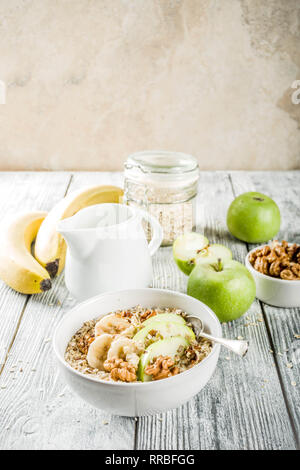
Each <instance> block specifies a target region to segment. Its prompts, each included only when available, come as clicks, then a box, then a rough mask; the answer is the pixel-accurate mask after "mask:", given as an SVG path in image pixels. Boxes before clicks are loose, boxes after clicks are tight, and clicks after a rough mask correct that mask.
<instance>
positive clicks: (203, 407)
mask: <svg viewBox="0 0 300 470" xmlns="http://www.w3.org/2000/svg"><path fill="white" fill-rule="evenodd" d="M2 175H3V180H2V181H3V182H4V181H6V183H5V184H6V187H4V186H3V187H2V185H0V197H1V196H3V198H4V199H2V200H7V201H8V202H7V203H5V204H4V206H3V207H4V209H3V210H4V211H5V212H6V211H10V210H11V211H13V210H15V209H14V208H13V209H12V208H11V206H10V199H11V196H10V195H11V194H12V192H10V185H11V181H14V184H17V186H18V199H17V204H16V206H20V205H21V204H22V201H23V200H24V203H25V205H26V204H27V205H28V208H30V207H31V205H33V202H36V203H37V205H36V206H34V208H35V209H36V208H40V209H48V208H49V207H50V206H51V205H52V204H53V201H54V199H55V198H56V197H57V198H58V199H59V198H60V197H61V194H62V192H63V191H65V190H66V188H67V187H68V181H69V180H70V176H71V175H70V174H67V173H59V174H57V173H55V174H51V173H49V174H48V175H49V178H50V179H48V180H46V179H43V178H44V175H47V174H44V173H42V174H41V173H32V174H22V173H18V174H13V173H12V174H1V173H0V182H1V178H2ZM264 175H265V174H264ZM250 176H251V178H252V177H253V178H254V179H253V180H252V179H251V178H250ZM283 176H284V175H283ZM41 177H42V181H40V178H41ZM271 177H273V178H275V177H276V174H275V175H274V174H273V173H272V174H270V178H271ZM22 178H24V182H22ZM45 178H46V177H45ZM264 178H265V176H264ZM122 179H123V178H122V175H121V174H120V173H113V174H110V173H96V172H91V173H89V172H87V173H74V174H73V175H72V178H71V183H70V187H69V188H68V190H69V191H72V190H75V189H78V188H80V187H82V186H84V185H88V184H116V185H119V186H120V185H122ZM264 181H265V179H262V177H261V176H260V175H259V174H257V175H256V174H253V175H248V174H247V173H234V174H233V175H232V177H231V179H230V178H229V176H228V174H227V173H224V172H217V173H210V172H209V173H202V174H201V178H200V182H199V195H198V212H197V214H198V221H197V222H198V231H199V232H203V231H204V232H205V234H206V235H207V236H208V237H209V239H210V240H211V241H218V242H220V243H224V244H225V245H227V246H229V247H230V248H231V249H232V251H233V255H234V258H236V259H238V260H240V261H242V262H243V260H244V257H245V255H246V252H247V247H246V245H245V244H244V243H241V242H238V241H236V240H234V239H233V238H232V237H231V236H230V234H229V233H228V231H227V228H226V224H225V216H226V210H227V207H228V205H229V203H230V202H231V200H232V198H233V192H232V187H235V186H236V185H238V184H239V187H240V188H244V187H245V188H247V187H248V185H249V184H250V183H251V184H253V185H259V184H262V185H263V183H264ZM297 181H298V187H299V180H298V175H297V174H296V175H294V174H293V173H288V174H287V184H289V185H290V186H291V187H293V186H295V184H296V182H297ZM277 183H278V185H279V187H280V185H281V188H282V189H284V178H283V179H282V180H281V181H278V182H277ZM42 187H43V190H42V189H41V188H42ZM279 187H278V191H279ZM3 188H4V189H3ZM24 188H25V189H24ZM26 188H27V189H26ZM236 190H237V191H239V188H236ZM245 190H247V189H245ZM60 191H61V192H60ZM39 194H40V195H39ZM293 194H295V193H293ZM37 197H38V198H41V199H39V201H36V198H37ZM285 197H286V202H285V203H286V204H288V203H289V197H290V195H288V196H285ZM5 198H7V199H5ZM292 204H294V209H293V210H294V212H293V214H294V216H293V217H294V221H295V219H296V217H298V219H297V220H299V215H297V212H295V211H296V210H297V204H296V203H292ZM1 210H2V206H1V208H0V211H1ZM0 213H1V212H0ZM288 220H289V219H288ZM298 223H299V222H298ZM295 225H296V224H295ZM293 226H294V223H293V221H292V220H291V221H288V222H287V225H286V226H285V227H286V231H287V232H286V235H285V237H286V238H289V237H287V235H289V234H291V235H290V236H293V235H294V232H293ZM295 230H296V229H295V228H294V231H295ZM293 239H294V238H293ZM298 241H300V240H299V233H298ZM153 266H154V286H155V287H161V288H168V289H173V290H179V291H181V292H185V289H186V281H187V278H186V277H185V276H184V275H183V274H182V273H180V271H179V270H178V268H177V267H176V265H175V263H174V262H173V260H172V253H171V249H170V248H164V249H161V250H160V251H159V253H157V255H155V257H154V260H153ZM4 289H6V288H4ZM0 293H1V292H0ZM19 299H21V300H22V302H20V300H19ZM25 299H27V297H25ZM75 303H76V302H75V300H74V299H72V298H71V297H70V296H69V294H68V292H67V291H66V288H65V286H64V279H63V276H61V277H60V278H59V279H58V280H57V281H56V282H55V283H54V287H53V289H52V290H51V291H49V292H46V293H45V294H43V295H41V296H31V297H29V299H28V303H27V304H26V305H25V300H24V296H19V295H18V294H15V293H13V291H11V290H10V289H7V291H5V292H3V295H2V296H1V299H0V312H1V317H0V321H1V324H0V326H1V328H0V335H1V330H2V329H3V328H4V329H5V330H6V331H7V332H5V335H7V338H8V339H9V340H10V341H12V340H13V339H14V341H12V348H11V351H10V356H9V357H8V358H7V363H6V364H5V367H4V369H3V372H2V374H1V376H0V387H1V386H5V387H6V388H3V389H1V388H0V431H1V432H0V448H1V449H100V448H102V449H132V448H133V447H134V446H136V447H137V448H138V449H158V450H159V449H187V450H188V449H281V448H282V449H293V448H295V437H294V434H293V430H292V426H291V422H290V417H291V418H292V420H293V425H294V427H295V428H296V426H297V425H296V421H295V416H297V413H298V411H297V406H298V404H299V400H298V398H297V397H298V395H296V390H295V387H292V386H290V387H289V388H288V381H287V380H285V379H282V377H283V374H282V373H281V374H282V377H279V376H278V372H279V371H280V372H281V368H280V367H281V366H280V362H279V360H278V364H279V365H278V364H277V362H276V361H275V359H278V358H277V356H275V357H274V355H272V354H271V353H270V352H269V349H270V348H271V342H272V341H274V344H276V345H277V344H278V347H280V348H283V347H284V346H285V345H286V344H287V347H288V345H289V343H288V338H290V337H289V336H286V332H287V333H288V335H290V334H291V332H292V330H294V329H298V326H299V318H298V315H299V312H298V311H295V312H294V311H291V310H288V311H285V312H283V313H285V315H283V313H281V314H279V312H278V316H279V317H280V320H279V319H278V318H277V315H275V316H274V314H273V317H272V314H271V312H270V313H268V311H267V307H266V306H265V308H266V311H265V317H264V318H265V319H267V322H268V323H267V324H265V322H264V320H263V321H257V319H258V318H259V319H260V318H261V315H262V310H261V305H260V303H259V302H255V303H254V304H253V305H252V307H251V309H250V311H249V313H248V315H249V318H250V319H247V318H246V317H243V318H242V319H239V320H237V321H235V322H232V323H229V324H227V325H224V326H223V332H224V335H225V336H228V337H231V338H235V337H237V336H240V335H241V336H244V337H246V338H248V339H249V340H250V344H251V346H250V350H249V353H248V355H247V356H246V358H245V359H244V360H242V359H240V358H238V357H235V356H233V354H231V353H227V352H226V351H225V350H222V352H221V356H220V361H219V363H218V367H217V370H216V372H215V375H214V377H213V378H212V379H211V381H210V382H209V384H208V385H207V386H206V387H205V388H204V389H203V390H202V391H201V392H200V393H199V394H198V395H197V396H196V397H195V398H194V399H193V400H191V401H190V402H189V403H187V404H186V405H184V406H183V407H181V408H179V409H177V410H172V411H170V412H167V413H164V414H161V415H159V416H154V417H145V418H140V419H139V420H138V421H137V423H136V422H135V420H134V419H131V418H128V419H127V418H119V417H111V416H108V415H106V414H105V413H103V412H101V411H100V410H95V409H93V408H91V407H90V406H89V405H87V404H85V403H84V402H83V401H82V400H81V399H79V398H77V397H76V396H74V395H73V394H72V393H71V391H70V390H69V389H68V388H67V387H66V386H65V384H64V382H63V381H62V379H61V378H60V376H59V375H58V371H57V368H56V364H55V361H54V357H53V353H52V347H51V342H50V339H51V337H52V334H53V331H54V329H55V327H56V325H57V324H58V322H59V321H60V319H61V318H62V316H63V315H64V314H65V312H66V311H68V310H69V309H70V308H71V307H72V306H74V305H75ZM273 313H274V312H273ZM272 322H273V323H272ZM251 323H256V326H246V325H249V324H251ZM297 325H298V326H297ZM268 329H270V331H271V334H270V336H268ZM282 329H284V331H285V333H284V338H285V339H286V341H284V340H283V337H282V333H281V331H282ZM298 330H299V329H298ZM296 332H297V331H296ZM298 332H299V331H298ZM14 335H16V336H15V338H14ZM0 338H1V336H0ZM5 341H6V340H5ZM270 341H271V342H270ZM5 344H6V343H5ZM295 345H296V343H295ZM293 347H294V346H293ZM298 352H299V350H298ZM290 354H292V350H291V346H290ZM297 354H298V353H297V349H296V348H295V357H298V363H297V364H298V365H299V354H298V356H297ZM279 357H280V356H279ZM293 357H294V356H293ZM291 360H292V359H291ZM293 360H294V361H295V360H296V359H295V358H294V359H293ZM18 361H22V362H18ZM15 365H16V366H17V367H13V366H15ZM20 369H22V371H20ZM283 370H284V369H283ZM288 373H289V374H294V375H293V376H292V377H294V378H295V380H296V379H297V376H298V377H299V372H298V369H297V368H296V365H295V367H293V369H292V370H291V371H288ZM282 380H285V382H284V387H283V388H282V387H281V381H282ZM283 390H284V394H283ZM297 400H298V401H297ZM286 405H288V406H289V412H288V411H287V406H286Z"/></svg>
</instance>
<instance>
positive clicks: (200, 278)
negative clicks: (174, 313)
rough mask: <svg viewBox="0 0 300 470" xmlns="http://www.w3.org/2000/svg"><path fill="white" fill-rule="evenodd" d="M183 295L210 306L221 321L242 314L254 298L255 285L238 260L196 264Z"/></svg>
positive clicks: (233, 318) (232, 318)
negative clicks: (185, 292) (185, 294)
mask: <svg viewBox="0 0 300 470" xmlns="http://www.w3.org/2000/svg"><path fill="white" fill-rule="evenodd" d="M187 293H188V294H189V295H191V296H192V297H195V298H196V299H198V300H201V301H202V302H204V303H205V304H206V305H208V307H210V308H211V309H212V310H213V311H214V312H215V314H216V315H217V317H218V318H219V320H220V321H221V322H228V321H231V320H235V319H236V318H239V317H240V316H241V315H243V314H244V313H245V312H246V311H247V310H248V308H249V307H250V305H251V304H252V302H253V300H254V298H255V293H256V290H255V282H254V279H253V277H252V275H251V274H250V272H249V271H248V270H247V268H245V266H244V265H243V264H241V263H239V262H238V261H233V260H231V261H224V262H223V263H222V262H219V263H217V264H213V265H210V264H199V265H198V266H196V267H195V269H193V271H192V273H191V274H190V276H189V279H188V287H187Z"/></svg>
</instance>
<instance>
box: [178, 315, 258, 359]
mask: <svg viewBox="0 0 300 470" xmlns="http://www.w3.org/2000/svg"><path fill="white" fill-rule="evenodd" d="M187 321H188V322H189V323H191V325H192V326H193V328H194V332H195V335H196V338H197V339H198V337H199V336H201V337H202V338H206V339H210V340H211V341H213V342H214V343H219V344H222V346H225V348H227V349H230V351H233V352H234V353H235V354H238V355H239V356H242V357H243V356H245V354H246V352H247V351H248V347H249V344H248V341H243V340H239V339H225V338H216V337H215V336H211V335H209V334H208V333H204V332H203V330H204V326H203V323H202V321H201V320H200V318H198V317H190V316H189V317H187Z"/></svg>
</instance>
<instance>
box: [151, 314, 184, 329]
mask: <svg viewBox="0 0 300 470" xmlns="http://www.w3.org/2000/svg"><path fill="white" fill-rule="evenodd" d="M153 321H155V322H157V321H170V322H173V323H182V324H185V319H184V318H183V317H182V316H181V315H177V314H176V313H159V314H157V315H154V317H150V318H148V320H146V321H144V322H143V323H142V325H143V327H144V326H148V325H149V323H152V322H153Z"/></svg>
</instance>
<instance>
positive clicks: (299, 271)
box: [290, 263, 300, 278]
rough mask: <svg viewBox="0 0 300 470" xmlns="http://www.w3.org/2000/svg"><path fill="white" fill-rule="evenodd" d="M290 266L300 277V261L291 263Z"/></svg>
mask: <svg viewBox="0 0 300 470" xmlns="http://www.w3.org/2000/svg"><path fill="white" fill-rule="evenodd" d="M290 268H291V271H292V273H293V274H295V276H296V277H298V278H300V263H299V264H298V263H290Z"/></svg>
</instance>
